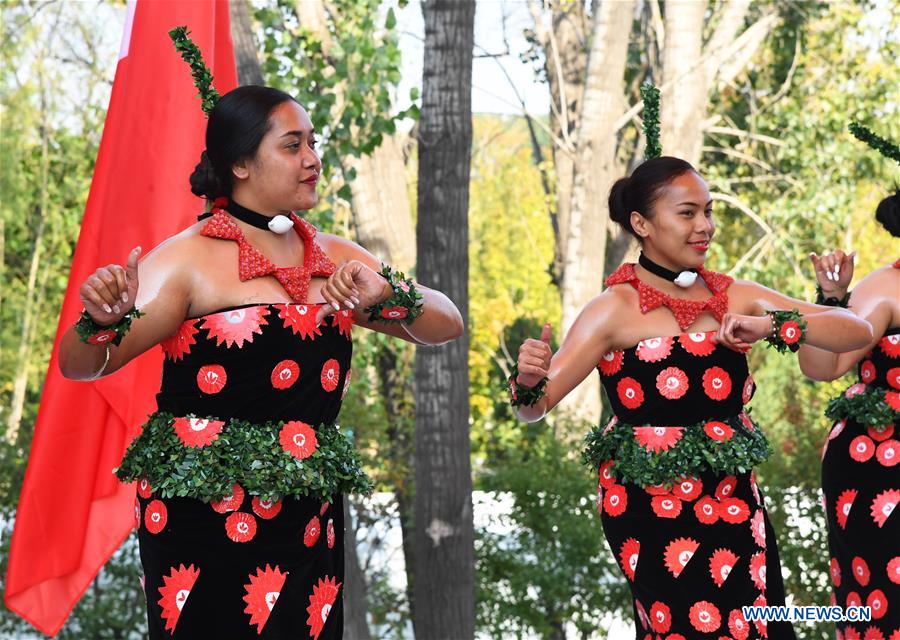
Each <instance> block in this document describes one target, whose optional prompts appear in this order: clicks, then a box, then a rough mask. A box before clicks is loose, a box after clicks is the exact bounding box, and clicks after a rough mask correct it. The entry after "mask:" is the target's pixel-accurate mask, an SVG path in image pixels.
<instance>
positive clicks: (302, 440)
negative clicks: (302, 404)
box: [279, 420, 318, 460]
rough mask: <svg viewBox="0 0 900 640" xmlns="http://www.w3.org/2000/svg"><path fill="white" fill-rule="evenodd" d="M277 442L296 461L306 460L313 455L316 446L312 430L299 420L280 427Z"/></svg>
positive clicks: (314, 433) (314, 434)
mask: <svg viewBox="0 0 900 640" xmlns="http://www.w3.org/2000/svg"><path fill="white" fill-rule="evenodd" d="M279 441H280V442H281V447H282V448H283V449H284V450H285V451H287V452H288V453H289V454H291V455H292V456H294V457H295V458H297V459H298V460H303V459H305V458H308V457H309V456H311V455H312V454H313V453H315V451H316V445H317V444H318V443H317V441H316V432H315V431H314V430H313V428H312V427H311V426H310V425H308V424H306V423H305V422H300V421H299V420H291V421H290V422H285V423H284V426H283V427H281V433H280V435H279Z"/></svg>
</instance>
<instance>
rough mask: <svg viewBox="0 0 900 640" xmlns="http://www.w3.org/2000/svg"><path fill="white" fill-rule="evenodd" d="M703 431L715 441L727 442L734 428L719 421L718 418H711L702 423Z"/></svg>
mask: <svg viewBox="0 0 900 640" xmlns="http://www.w3.org/2000/svg"><path fill="white" fill-rule="evenodd" d="M703 431H705V432H706V435H708V436H709V437H710V438H712V439H713V440H715V441H717V442H727V441H728V440H731V437H732V436H733V435H734V429H732V428H731V427H729V426H728V425H727V424H726V423H724V422H720V421H718V420H711V421H710V422H707V423H706V424H705V425H703Z"/></svg>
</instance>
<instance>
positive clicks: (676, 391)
mask: <svg viewBox="0 0 900 640" xmlns="http://www.w3.org/2000/svg"><path fill="white" fill-rule="evenodd" d="M656 388H657V390H658V391H659V392H660V393H661V394H662V396H663V397H664V398H668V399H669V400H678V398H680V397H681V396H683V395H684V394H686V393H687V390H688V377H687V374H686V373H685V372H684V371H682V370H681V369H679V368H678V367H666V368H665V369H663V370H662V371H660V372H659V375H658V376H656Z"/></svg>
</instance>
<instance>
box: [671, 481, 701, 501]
mask: <svg viewBox="0 0 900 640" xmlns="http://www.w3.org/2000/svg"><path fill="white" fill-rule="evenodd" d="M701 493H703V482H701V481H700V478H681V479H680V480H677V481H676V482H675V484H674V485H673V486H672V494H673V495H674V496H675V497H676V498H681V499H682V500H686V501H688V502H693V501H694V500H696V499H697V498H699V497H700V494H701Z"/></svg>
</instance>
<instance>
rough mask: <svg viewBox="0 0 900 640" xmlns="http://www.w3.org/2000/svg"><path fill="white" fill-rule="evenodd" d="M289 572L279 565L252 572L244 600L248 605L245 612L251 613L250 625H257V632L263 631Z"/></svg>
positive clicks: (245, 588) (245, 587) (246, 585)
mask: <svg viewBox="0 0 900 640" xmlns="http://www.w3.org/2000/svg"><path fill="white" fill-rule="evenodd" d="M287 575H288V574H287V573H286V572H285V573H282V571H281V569H279V568H278V567H277V566H276V567H275V568H272V567H270V566H269V565H268V564H267V565H266V566H265V568H264V569H257V571H256V573H255V574H250V575H249V576H248V579H249V580H250V582H248V583H247V584H245V585H244V594H245V595H244V602H246V603H247V606H246V607H245V608H244V613H248V614H250V626H254V625H255V626H256V633H258V634H260V633H262V630H263V627H265V626H266V623H267V622H268V621H269V614H270V613H272V609H273V608H275V603H276V602H278V596H280V595H281V589H282V588H283V587H284V580H285V578H287Z"/></svg>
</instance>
